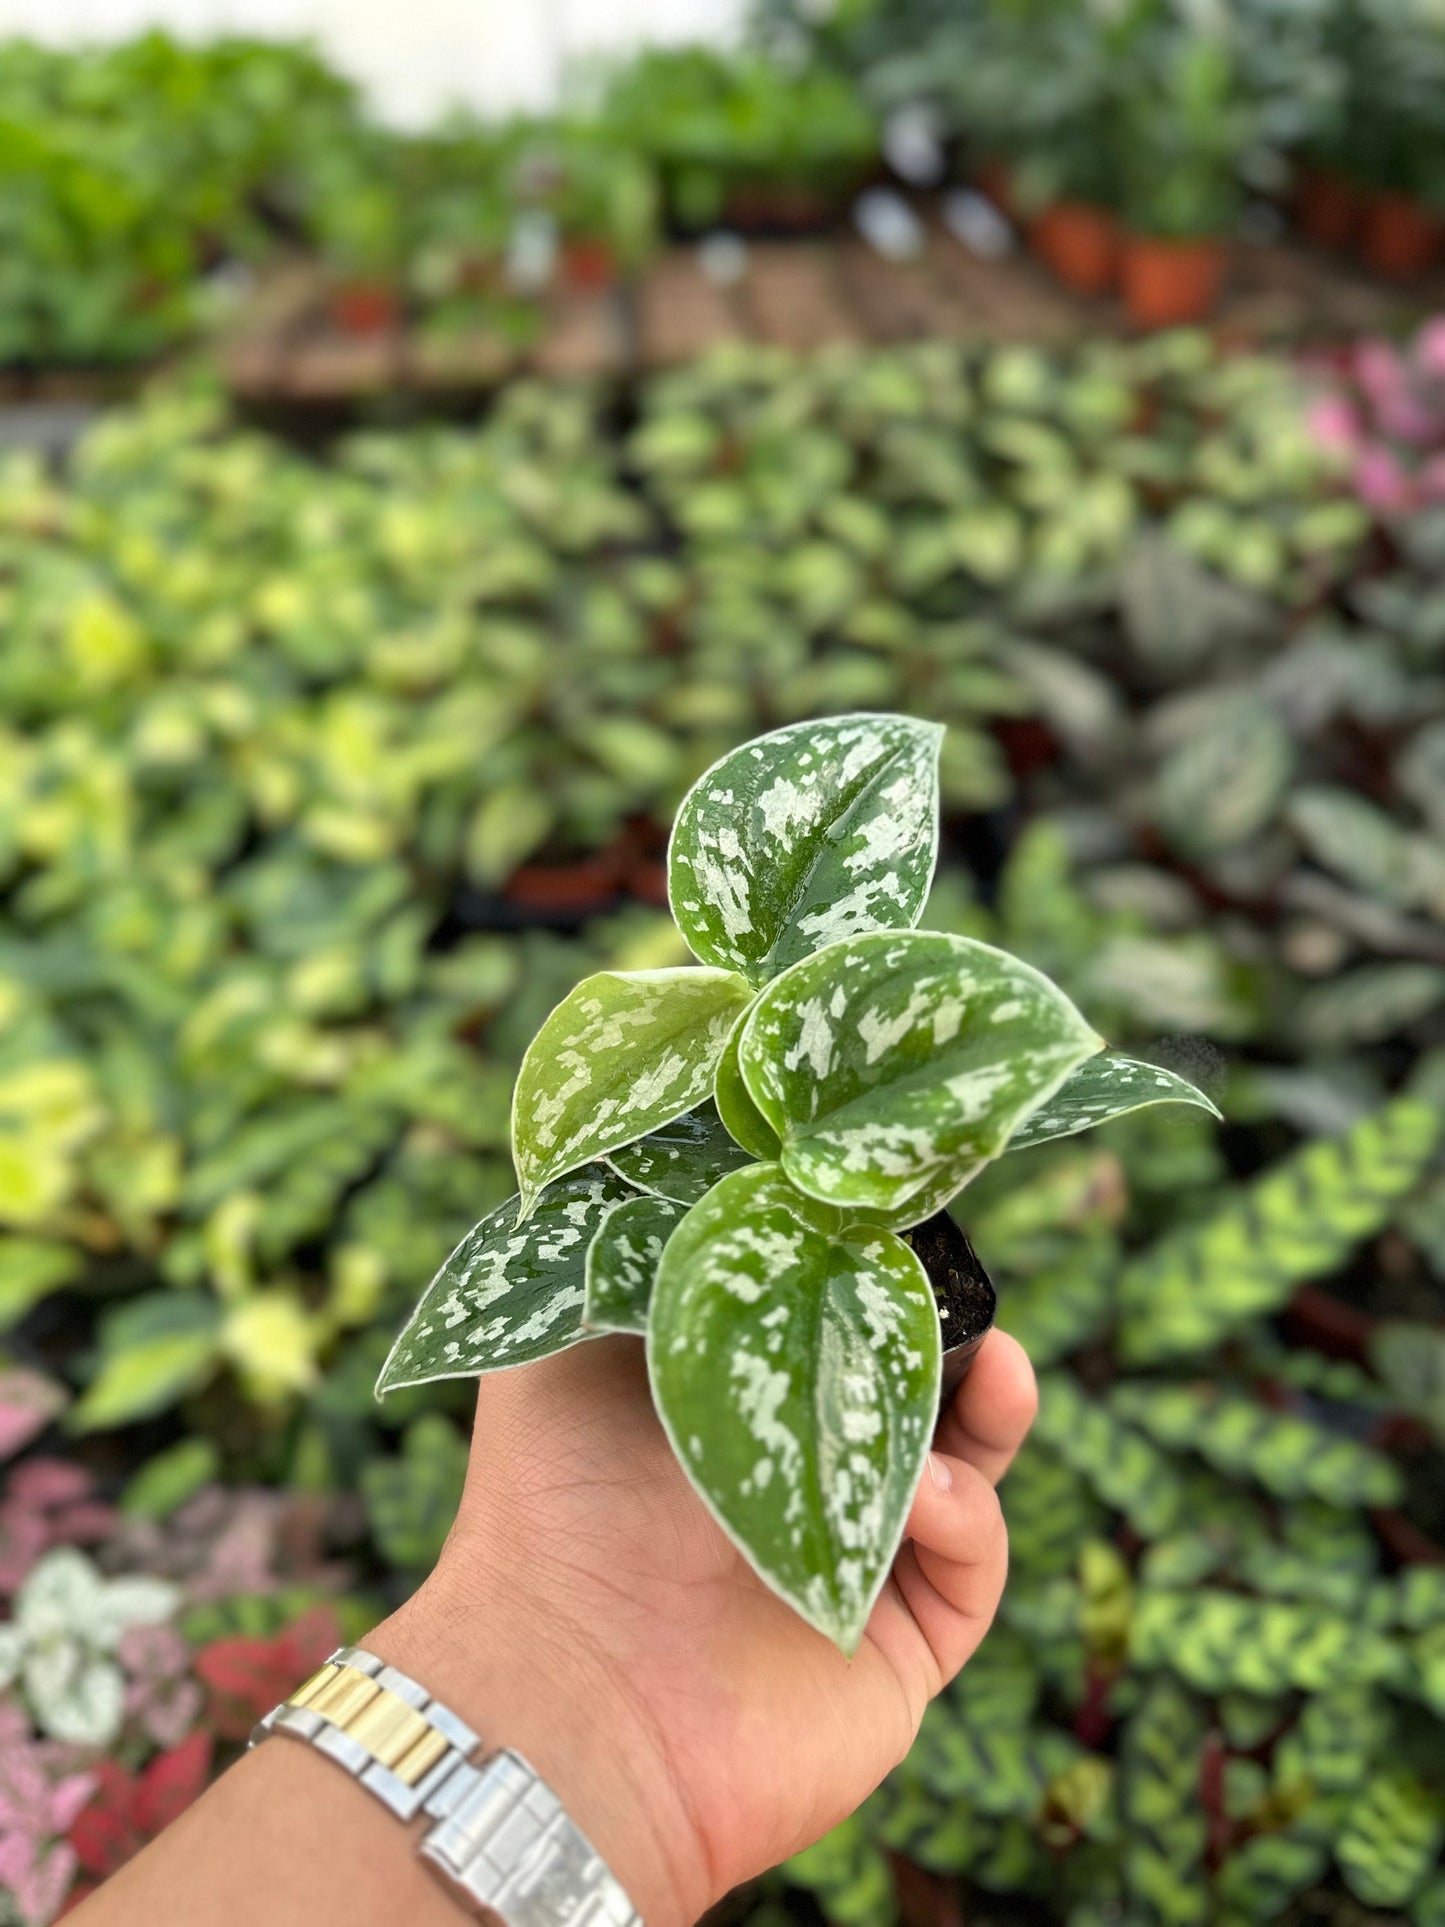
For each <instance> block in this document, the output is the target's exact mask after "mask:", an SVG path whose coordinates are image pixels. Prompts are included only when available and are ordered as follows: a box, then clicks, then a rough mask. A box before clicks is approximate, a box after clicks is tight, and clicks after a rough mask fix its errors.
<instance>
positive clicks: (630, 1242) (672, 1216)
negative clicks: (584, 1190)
mask: <svg viewBox="0 0 1445 1927" xmlns="http://www.w3.org/2000/svg"><path fill="white" fill-rule="evenodd" d="M687 1211H688V1207H687V1205H685V1204H679V1203H678V1202H677V1201H676V1200H675V1199H673V1198H661V1197H653V1196H647V1197H638V1198H624V1199H623V1201H622V1203H621V1204H614V1205H613V1207H612V1209H611V1210H610V1211H609V1212H608V1213H607V1216H606V1217H605V1218H604V1219H603V1220H602V1223H601V1225H600V1226H599V1228H598V1231H597V1235H596V1237H595V1238H594V1239H593V1240H592V1243H591V1245H590V1247H589V1248H588V1252H587V1281H586V1282H587V1298H586V1303H585V1305H584V1306H583V1311H582V1322H583V1324H585V1325H586V1326H587V1328H588V1330H589V1331H608V1332H638V1333H643V1332H645V1331H646V1330H647V1307H648V1304H649V1302H650V1300H651V1298H652V1285H653V1280H654V1279H655V1278H656V1277H657V1267H658V1265H659V1264H660V1263H661V1261H662V1253H663V1250H664V1247H665V1246H666V1244H667V1241H668V1239H669V1238H670V1237H671V1236H672V1234H673V1232H674V1231H676V1229H677V1227H678V1226H679V1225H680V1224H681V1223H682V1221H683V1219H684V1218H685V1217H686V1216H687Z"/></svg>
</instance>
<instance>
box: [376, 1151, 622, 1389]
mask: <svg viewBox="0 0 1445 1927" xmlns="http://www.w3.org/2000/svg"><path fill="white" fill-rule="evenodd" d="M637 1195H638V1194H637V1192H636V1191H634V1190H633V1188H632V1186H631V1185H629V1184H626V1183H624V1181H623V1180H622V1179H621V1178H619V1177H618V1176H617V1174H616V1172H615V1171H609V1170H608V1169H607V1167H606V1166H605V1165H595V1166H593V1167H592V1169H591V1170H589V1171H579V1172H577V1173H576V1174H575V1175H574V1176H572V1177H567V1178H562V1179H559V1181H558V1182H557V1183H556V1184H549V1185H548V1187H547V1189H546V1190H545V1191H544V1192H543V1194H542V1197H541V1199H540V1201H539V1203H538V1205H537V1209H536V1210H535V1211H534V1212H533V1214H532V1216H531V1217H530V1218H529V1219H528V1220H527V1222H526V1223H525V1224H521V1225H519V1224H518V1223H517V1199H516V1198H515V1197H513V1198H509V1199H508V1200H507V1202H506V1203H505V1204H499V1205H498V1206H497V1208H496V1210H495V1211H491V1212H489V1213H488V1214H487V1216H486V1217H485V1218H483V1219H482V1221H481V1223H480V1224H478V1225H474V1226H473V1227H472V1229H471V1230H470V1231H469V1232H468V1233H467V1235H466V1237H465V1238H463V1239H462V1241H461V1243H460V1244H459V1245H458V1246H457V1248H456V1250H455V1251H454V1252H453V1253H452V1255H451V1257H450V1258H448V1259H447V1261H446V1263H445V1264H444V1265H443V1266H442V1268H441V1270H440V1271H439V1272H438V1273H437V1275H436V1277H435V1278H433V1279H432V1281H431V1283H430V1284H429V1285H428V1286H427V1288H426V1291H425V1292H424V1293H423V1294H422V1298H421V1302H420V1303H419V1304H418V1306H417V1308H416V1310H415V1311H414V1312H413V1313H412V1315H411V1317H410V1318H409V1319H408V1321H407V1323H406V1324H405V1325H404V1326H403V1327H402V1330H401V1333H400V1335H399V1337H398V1338H397V1341H396V1343H395V1344H394V1345H393V1346H392V1348H391V1352H390V1354H389V1356H388V1358H387V1361H386V1363H385V1364H384V1365H383V1366H382V1368H381V1376H380V1377H379V1378H378V1379H377V1381H376V1389H377V1393H378V1394H379V1395H380V1394H383V1393H386V1392H394V1391H396V1390H398V1389H399V1388H400V1387H401V1386H403V1385H426V1384H429V1383H430V1382H431V1381H432V1380H433V1379H438V1378H474V1377H476V1376H478V1375H479V1374H480V1373H482V1372H494V1371H497V1370H499V1369H500V1368H501V1367H502V1366H504V1365H525V1364H527V1363H529V1362H530V1361H531V1360H532V1359H534V1358H545V1357H547V1355H548V1354H549V1353H550V1352H560V1351H562V1350H563V1349H564V1348H565V1347H566V1346H568V1345H575V1344H576V1343H577V1341H578V1340H579V1339H581V1338H585V1337H587V1335H588V1334H587V1333H586V1332H585V1331H584V1330H583V1328H582V1306H583V1295H584V1284H585V1276H586V1273H585V1266H586V1260H587V1247H588V1245H589V1244H591V1242H592V1238H593V1236H594V1234H595V1232H596V1230H597V1227H598V1226H599V1225H600V1224H601V1222H602V1219H603V1217H604V1216H605V1215H606V1213H607V1212H608V1211H610V1210H611V1209H612V1207H613V1205H615V1204H619V1203H621V1201H622V1200H623V1199H624V1198H635V1197H636V1196H637Z"/></svg>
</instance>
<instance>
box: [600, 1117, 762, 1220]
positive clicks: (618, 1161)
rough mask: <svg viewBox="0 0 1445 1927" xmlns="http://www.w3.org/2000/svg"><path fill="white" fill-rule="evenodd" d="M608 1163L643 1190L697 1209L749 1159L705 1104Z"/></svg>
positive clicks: (676, 1119) (618, 1154) (610, 1158)
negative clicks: (714, 1189) (714, 1187)
mask: <svg viewBox="0 0 1445 1927" xmlns="http://www.w3.org/2000/svg"><path fill="white" fill-rule="evenodd" d="M607 1162H608V1163H609V1164H610V1165H611V1166H612V1168H613V1170H614V1171H616V1172H618V1173H619V1174H620V1175H621V1176H622V1177H624V1178H626V1180H627V1182H628V1183H629V1184H635V1185H636V1186H637V1188H638V1190H639V1191H652V1192H655V1193H656V1195H657V1196H658V1197H660V1198H675V1199H677V1201H678V1202H679V1203H681V1204H696V1203H697V1201H698V1199H699V1198H705V1197H706V1196H707V1194H708V1192H709V1191H711V1190H712V1188H713V1186H714V1185H715V1184H716V1183H717V1181H718V1179H719V1178H724V1177H726V1176H727V1174H728V1172H729V1171H737V1170H740V1169H741V1168H742V1166H743V1165H745V1164H747V1163H748V1162H749V1158H748V1154H747V1152H746V1151H745V1150H743V1149H742V1147H741V1146H740V1145H739V1144H737V1143H736V1142H735V1141H734V1140H733V1138H731V1137H730V1136H729V1135H728V1133H727V1131H726V1129H725V1128H724V1126H723V1122H722V1119H721V1118H720V1117H719V1116H718V1114H717V1110H716V1108H715V1107H714V1106H713V1105H711V1104H701V1105H699V1106H698V1108H697V1109H696V1110H695V1111H689V1112H688V1113H687V1115H686V1116H685V1117H677V1118H674V1119H673V1121H672V1122H671V1124H664V1125H663V1127H662V1129H661V1130H660V1131H649V1132H648V1134H647V1136H646V1137H644V1138H639V1139H638V1141H637V1143H636V1144H628V1145H624V1146H623V1148H622V1149H621V1150H620V1151H614V1152H613V1153H612V1155H611V1157H609V1158H608V1160H607Z"/></svg>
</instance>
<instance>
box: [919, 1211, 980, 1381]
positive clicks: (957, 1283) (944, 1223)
mask: <svg viewBox="0 0 1445 1927" xmlns="http://www.w3.org/2000/svg"><path fill="white" fill-rule="evenodd" d="M903 1240H904V1243H905V1244H910V1245H912V1247H913V1249H914V1250H915V1251H916V1252H917V1253H918V1256H919V1257H920V1258H921V1259H922V1261H923V1269H924V1270H925V1271H926V1272H927V1273H928V1282H929V1284H930V1285H932V1287H933V1297H934V1302H935V1303H936V1304H937V1306H938V1321H939V1324H940V1325H941V1326H942V1328H943V1379H942V1384H941V1387H940V1399H941V1403H943V1404H945V1405H946V1404H947V1403H948V1401H949V1399H950V1398H952V1396H953V1394H954V1393H955V1392H956V1391H957V1390H958V1388H959V1386H960V1385H961V1384H962V1382H963V1380H964V1379H965V1377H966V1376H967V1375H968V1368H969V1366H970V1365H972V1363H973V1361H974V1358H975V1356H976V1355H977V1353H978V1348H979V1346H980V1345H981V1344H982V1343H983V1341H984V1339H985V1338H987V1336H988V1334H989V1333H990V1332H991V1331H992V1330H993V1321H994V1315H995V1313H996V1312H997V1311H998V1293H997V1292H996V1291H995V1290H994V1288H993V1280H992V1279H991V1278H990V1277H989V1275H988V1273H987V1272H986V1271H985V1270H984V1268H983V1266H982V1265H981V1264H980V1263H979V1259H978V1253H977V1252H976V1251H975V1250H974V1248H973V1246H972V1245H971V1244H970V1243H969V1242H968V1239H967V1238H966V1237H965V1236H964V1234H963V1232H962V1230H961V1229H960V1228H959V1226H958V1225H956V1224H955V1223H954V1221H953V1219H952V1218H950V1217H949V1215H948V1213H947V1212H946V1211H938V1212H935V1213H934V1215H933V1216H932V1217H931V1218H925V1219H924V1221H923V1223H922V1224H918V1225H915V1226H914V1227H913V1229H912V1230H911V1231H905V1232H904V1233H903Z"/></svg>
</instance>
